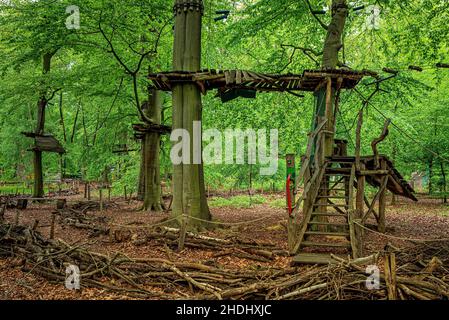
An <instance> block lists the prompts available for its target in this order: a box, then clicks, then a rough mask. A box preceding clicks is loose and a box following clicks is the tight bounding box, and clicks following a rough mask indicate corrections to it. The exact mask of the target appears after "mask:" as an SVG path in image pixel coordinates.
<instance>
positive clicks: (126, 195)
mask: <svg viewBox="0 0 449 320" xmlns="http://www.w3.org/2000/svg"><path fill="white" fill-rule="evenodd" d="M123 189H124V191H125V200H127V198H128V194H127V191H126V186H124V187H123Z"/></svg>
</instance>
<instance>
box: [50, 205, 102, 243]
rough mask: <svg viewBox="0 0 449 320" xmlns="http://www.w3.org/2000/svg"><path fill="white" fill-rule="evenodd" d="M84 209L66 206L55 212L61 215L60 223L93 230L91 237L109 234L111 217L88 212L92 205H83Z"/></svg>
mask: <svg viewBox="0 0 449 320" xmlns="http://www.w3.org/2000/svg"><path fill="white" fill-rule="evenodd" d="M81 208H82V210H75V209H73V207H65V208H64V209H61V210H57V211H55V212H54V214H55V215H57V216H59V223H60V224H62V225H65V226H70V227H73V228H77V229H84V230H89V231H91V232H92V233H91V235H90V236H91V237H95V236H99V235H108V234H109V230H110V228H109V227H108V223H109V220H110V219H109V218H107V217H104V216H95V215H91V214H88V213H87V210H88V208H91V206H82V207H81Z"/></svg>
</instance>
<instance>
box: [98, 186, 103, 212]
mask: <svg viewBox="0 0 449 320" xmlns="http://www.w3.org/2000/svg"><path fill="white" fill-rule="evenodd" d="M99 191H100V212H103V188H100V190H99Z"/></svg>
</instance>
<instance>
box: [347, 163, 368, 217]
mask: <svg viewBox="0 0 449 320" xmlns="http://www.w3.org/2000/svg"><path fill="white" fill-rule="evenodd" d="M359 166H360V169H361V171H363V169H365V164H361V163H359ZM351 183H352V181H351ZM365 183H366V177H365V176H364V175H358V176H357V194H356V217H357V218H358V219H361V218H362V217H363V214H364V213H365V203H364V197H365Z"/></svg>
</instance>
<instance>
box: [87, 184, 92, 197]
mask: <svg viewBox="0 0 449 320" xmlns="http://www.w3.org/2000/svg"><path fill="white" fill-rule="evenodd" d="M90 199H91V196H90V183H89V184H88V185H87V200H88V201H90Z"/></svg>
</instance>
